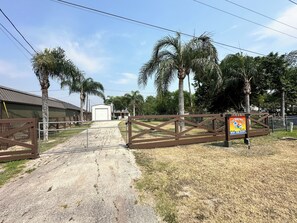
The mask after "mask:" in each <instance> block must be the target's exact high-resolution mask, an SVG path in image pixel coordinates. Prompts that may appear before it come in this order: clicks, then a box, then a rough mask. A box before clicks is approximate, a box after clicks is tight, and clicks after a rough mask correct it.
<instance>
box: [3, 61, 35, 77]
mask: <svg viewBox="0 0 297 223" xmlns="http://www.w3.org/2000/svg"><path fill="white" fill-rule="evenodd" d="M32 74H33V71H32V68H31V67H28V66H27V65H20V64H16V63H11V62H8V61H5V60H0V76H1V77H6V78H7V77H8V78H10V79H18V78H27V77H29V76H32Z"/></svg>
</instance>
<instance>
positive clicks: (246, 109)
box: [244, 94, 251, 113]
mask: <svg viewBox="0 0 297 223" xmlns="http://www.w3.org/2000/svg"><path fill="white" fill-rule="evenodd" d="M244 98H245V112H246V113H250V112H251V109H250V95H249V94H245V95H244Z"/></svg>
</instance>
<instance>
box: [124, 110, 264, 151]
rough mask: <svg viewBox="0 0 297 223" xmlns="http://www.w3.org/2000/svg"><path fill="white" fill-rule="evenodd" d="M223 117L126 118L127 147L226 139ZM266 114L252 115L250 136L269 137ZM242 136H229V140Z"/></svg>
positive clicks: (155, 116)
mask: <svg viewBox="0 0 297 223" xmlns="http://www.w3.org/2000/svg"><path fill="white" fill-rule="evenodd" d="M225 116H226V115H225V114H197V115H182V116H181V115H167V116H165V115H152V116H130V117H129V118H128V122H127V125H128V143H127V146H128V147H129V148H132V149H133V148H137V149H145V148H157V147H169V146H177V145H187V144H194V143H202V142H213V141H223V140H225V139H226V134H225V131H226V121H225ZM268 116H269V115H268V113H254V114H251V118H250V120H251V121H250V122H251V124H250V126H249V129H250V130H249V137H255V136H262V135H267V134H269V126H268ZM244 137H245V136H244V135H234V136H230V138H231V139H238V138H244Z"/></svg>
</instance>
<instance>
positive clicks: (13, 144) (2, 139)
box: [0, 137, 34, 149]
mask: <svg viewBox="0 0 297 223" xmlns="http://www.w3.org/2000/svg"><path fill="white" fill-rule="evenodd" d="M0 142H3V143H7V144H9V145H12V146H23V147H26V148H30V149H33V148H34V145H32V144H28V143H23V142H18V141H15V140H10V139H6V138H2V137H0Z"/></svg>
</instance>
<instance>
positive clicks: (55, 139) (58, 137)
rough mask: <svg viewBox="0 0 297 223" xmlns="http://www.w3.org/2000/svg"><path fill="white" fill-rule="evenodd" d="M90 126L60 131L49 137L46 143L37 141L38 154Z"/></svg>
mask: <svg viewBox="0 0 297 223" xmlns="http://www.w3.org/2000/svg"><path fill="white" fill-rule="evenodd" d="M89 126H90V125H85V126H80V127H74V128H70V129H62V130H61V131H59V132H55V133H53V134H50V135H49V140H48V141H47V142H45V141H39V153H43V152H45V151H47V150H49V149H51V148H53V147H55V146H57V145H59V144H61V143H63V142H65V141H66V140H67V139H69V138H70V137H72V136H74V135H77V134H79V133H81V132H83V131H84V130H86V129H87V128H89Z"/></svg>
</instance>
